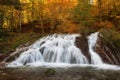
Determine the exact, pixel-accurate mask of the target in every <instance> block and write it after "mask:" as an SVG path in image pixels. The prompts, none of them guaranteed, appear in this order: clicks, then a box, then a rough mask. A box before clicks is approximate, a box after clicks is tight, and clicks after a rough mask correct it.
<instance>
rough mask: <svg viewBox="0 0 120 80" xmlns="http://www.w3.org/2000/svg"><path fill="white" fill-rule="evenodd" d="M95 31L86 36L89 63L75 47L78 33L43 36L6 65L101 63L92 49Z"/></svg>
mask: <svg viewBox="0 0 120 80" xmlns="http://www.w3.org/2000/svg"><path fill="white" fill-rule="evenodd" d="M97 36H98V32H97V33H93V34H91V35H90V36H88V43H89V44H88V45H89V53H90V55H91V63H89V61H88V59H87V57H86V56H85V55H84V54H83V53H82V51H81V50H80V49H79V48H78V47H76V45H75V40H76V37H80V35H79V34H53V35H49V36H47V37H43V38H41V39H39V40H38V41H36V42H35V43H33V44H32V45H31V46H29V48H28V50H27V51H24V52H22V53H21V55H20V56H19V57H18V58H16V59H15V60H14V61H13V62H11V63H8V65H7V66H10V67H11V66H12V67H16V66H23V65H33V64H35V63H36V64H43V65H44V64H48V63H54V64H57V65H58V64H77V65H78V64H94V65H95V64H103V62H102V60H101V58H100V56H99V55H98V54H97V53H96V52H95V51H94V49H93V48H94V47H95V44H96V41H97Z"/></svg>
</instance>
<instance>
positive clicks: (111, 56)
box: [95, 36, 120, 65]
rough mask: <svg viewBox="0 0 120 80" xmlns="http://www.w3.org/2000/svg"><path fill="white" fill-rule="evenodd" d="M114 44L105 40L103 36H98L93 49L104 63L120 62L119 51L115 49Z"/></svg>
mask: <svg viewBox="0 0 120 80" xmlns="http://www.w3.org/2000/svg"><path fill="white" fill-rule="evenodd" d="M116 50H117V48H116V47H115V45H113V44H111V43H109V42H106V41H105V40H104V38H102V37H101V36H99V38H98V41H97V44H96V47H95V51H96V52H97V53H98V54H99V55H100V56H101V58H102V60H103V61H104V62H105V63H109V64H116V65H119V64H120V53H119V52H118V51H116Z"/></svg>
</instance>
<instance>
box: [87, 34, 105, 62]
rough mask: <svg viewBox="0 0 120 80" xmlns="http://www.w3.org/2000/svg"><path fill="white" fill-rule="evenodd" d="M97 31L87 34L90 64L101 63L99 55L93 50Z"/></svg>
mask: <svg viewBox="0 0 120 80" xmlns="http://www.w3.org/2000/svg"><path fill="white" fill-rule="evenodd" d="M98 34H99V33H98V32H96V33H93V34H91V35H90V36H88V44H89V52H90V55H91V63H92V64H103V62H102V59H101V58H100V56H99V55H98V54H97V53H96V52H95V51H94V47H95V45H96V41H97V37H98Z"/></svg>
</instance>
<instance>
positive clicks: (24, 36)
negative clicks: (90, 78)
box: [0, 32, 45, 54]
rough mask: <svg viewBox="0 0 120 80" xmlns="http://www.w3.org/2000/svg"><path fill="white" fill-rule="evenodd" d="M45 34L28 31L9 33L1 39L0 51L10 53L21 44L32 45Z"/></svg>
mask: <svg viewBox="0 0 120 80" xmlns="http://www.w3.org/2000/svg"><path fill="white" fill-rule="evenodd" d="M44 35H45V34H40V33H34V32H28V33H9V36H6V37H4V38H1V39H0V53H1V54H8V53H11V52H13V51H15V49H16V48H17V47H18V46H20V45H24V44H27V45H30V44H31V43H33V42H34V41H36V40H37V39H39V38H40V37H42V36H44Z"/></svg>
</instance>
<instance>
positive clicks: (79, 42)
mask: <svg viewBox="0 0 120 80" xmlns="http://www.w3.org/2000/svg"><path fill="white" fill-rule="evenodd" d="M75 44H76V46H77V47H78V48H79V49H80V50H81V51H82V53H83V54H84V55H85V56H86V57H87V59H88V60H89V63H90V62H91V59H90V54H89V47H88V39H87V37H86V36H81V37H77V38H76V41H75Z"/></svg>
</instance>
